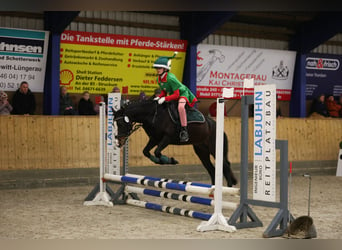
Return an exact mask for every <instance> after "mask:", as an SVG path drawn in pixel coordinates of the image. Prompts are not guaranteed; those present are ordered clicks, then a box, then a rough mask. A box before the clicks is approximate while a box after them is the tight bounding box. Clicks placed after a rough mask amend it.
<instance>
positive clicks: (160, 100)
mask: <svg viewBox="0 0 342 250" xmlns="http://www.w3.org/2000/svg"><path fill="white" fill-rule="evenodd" d="M163 102H165V97H164V96H163V97H162V98H160V99H159V100H158V104H162V103H163Z"/></svg>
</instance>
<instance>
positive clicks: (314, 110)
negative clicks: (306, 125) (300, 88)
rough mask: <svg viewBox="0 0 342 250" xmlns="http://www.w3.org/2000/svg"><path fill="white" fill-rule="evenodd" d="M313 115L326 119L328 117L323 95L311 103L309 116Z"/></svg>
mask: <svg viewBox="0 0 342 250" xmlns="http://www.w3.org/2000/svg"><path fill="white" fill-rule="evenodd" d="M313 114H316V115H321V116H324V117H328V116H329V112H328V109H327V107H326V105H325V94H320V95H319V96H318V97H316V99H314V101H313V102H312V106H311V111H310V115H313Z"/></svg>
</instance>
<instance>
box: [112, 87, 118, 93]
mask: <svg viewBox="0 0 342 250" xmlns="http://www.w3.org/2000/svg"><path fill="white" fill-rule="evenodd" d="M112 93H120V89H119V87H118V86H115V87H114V88H113V89H112Z"/></svg>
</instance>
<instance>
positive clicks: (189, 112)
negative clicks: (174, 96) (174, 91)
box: [166, 101, 205, 124]
mask: <svg viewBox="0 0 342 250" xmlns="http://www.w3.org/2000/svg"><path fill="white" fill-rule="evenodd" d="M166 104H167V110H168V112H169V115H170V117H171V120H172V121H173V122H174V123H175V124H179V123H180V119H179V113H178V102H177V101H171V102H168V103H166ZM185 110H186V117H187V120H188V123H204V122H205V118H204V115H203V114H202V113H201V112H200V111H198V110H197V109H195V108H192V107H190V106H189V105H185Z"/></svg>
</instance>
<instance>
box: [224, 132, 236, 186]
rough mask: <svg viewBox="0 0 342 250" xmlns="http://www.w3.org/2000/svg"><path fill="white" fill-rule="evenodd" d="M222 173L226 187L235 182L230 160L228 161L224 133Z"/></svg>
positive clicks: (226, 142)
mask: <svg viewBox="0 0 342 250" xmlns="http://www.w3.org/2000/svg"><path fill="white" fill-rule="evenodd" d="M223 175H224V177H225V178H226V181H227V185H228V187H232V186H233V185H236V184H237V180H236V178H235V176H234V173H233V171H232V168H231V165H230V162H229V161H228V137H227V135H226V134H224V137H223Z"/></svg>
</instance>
